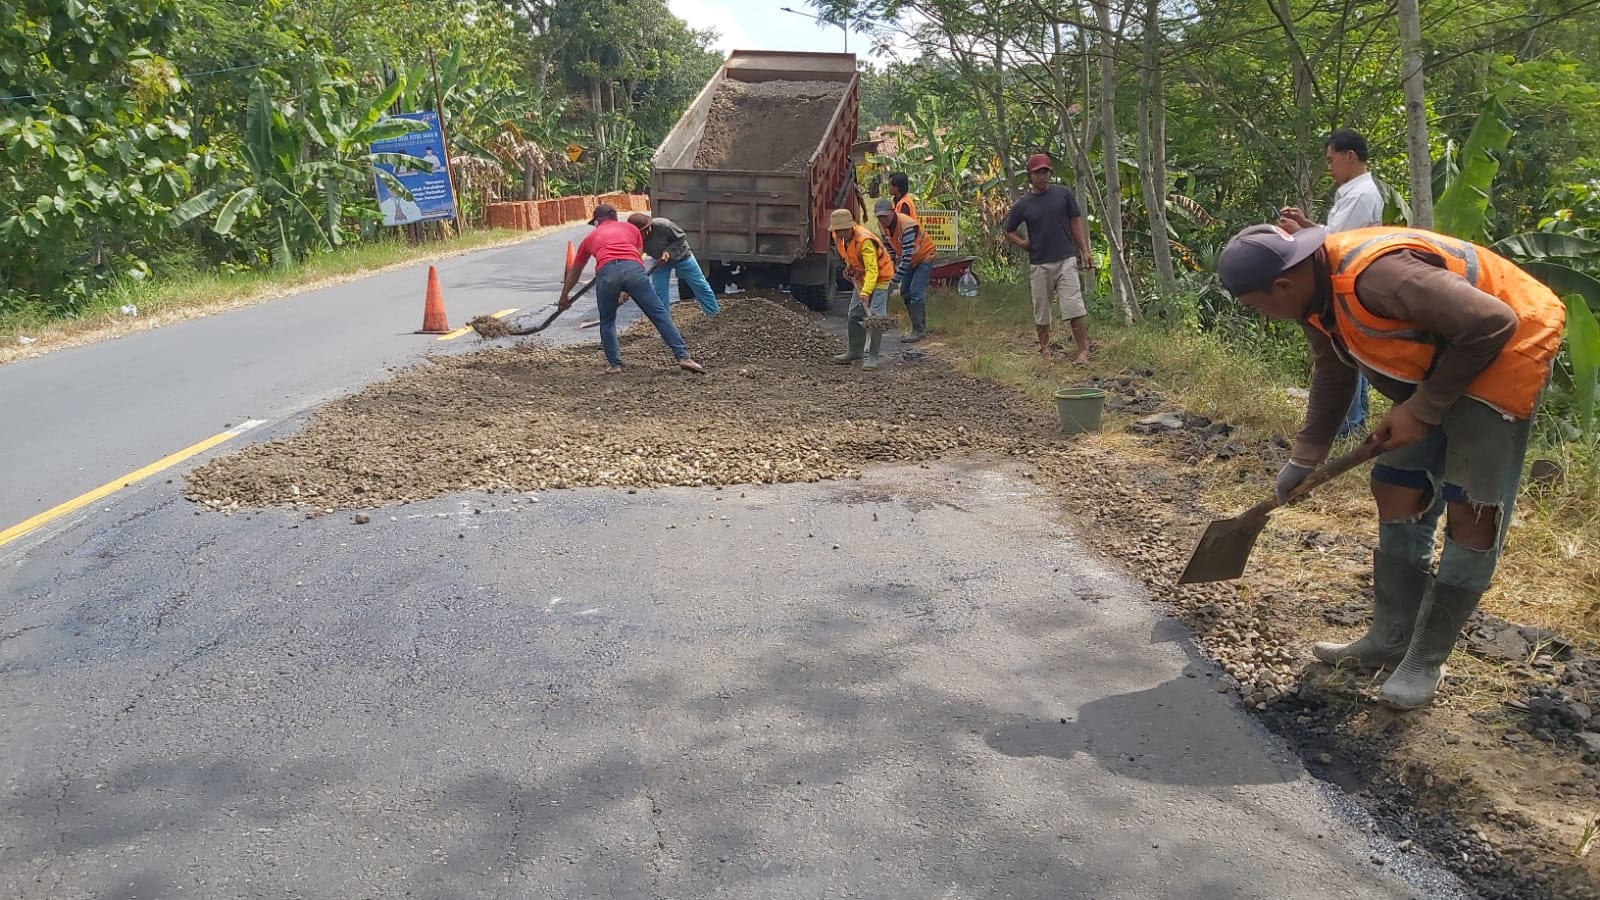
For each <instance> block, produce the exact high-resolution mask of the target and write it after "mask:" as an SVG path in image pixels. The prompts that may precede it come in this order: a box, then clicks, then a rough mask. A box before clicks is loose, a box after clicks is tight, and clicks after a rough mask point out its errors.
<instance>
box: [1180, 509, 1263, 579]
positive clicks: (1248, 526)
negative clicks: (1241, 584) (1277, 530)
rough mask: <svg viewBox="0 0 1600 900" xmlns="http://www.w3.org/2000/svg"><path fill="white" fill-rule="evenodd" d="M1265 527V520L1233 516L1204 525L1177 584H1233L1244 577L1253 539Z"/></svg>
mask: <svg viewBox="0 0 1600 900" xmlns="http://www.w3.org/2000/svg"><path fill="white" fill-rule="evenodd" d="M1265 527H1267V517H1266V516H1264V515H1260V516H1250V515H1244V516H1235V517H1233V518H1231V519H1218V520H1216V521H1214V522H1212V523H1211V524H1210V525H1207V526H1206V530H1205V533H1204V534H1202V535H1200V542H1199V543H1197V544H1195V547H1194V553H1192V554H1190V555H1189V565H1187V566H1185V567H1184V569H1183V577H1181V578H1179V579H1178V583H1179V584H1202V583H1205V582H1208V581H1232V580H1233V579H1235V578H1238V577H1239V576H1240V575H1243V574H1244V567H1245V563H1247V562H1249V561H1250V551H1251V550H1252V549H1254V548H1255V545H1256V538H1258V537H1260V536H1261V530H1262V529H1263V528H1265Z"/></svg>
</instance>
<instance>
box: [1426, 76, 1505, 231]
mask: <svg viewBox="0 0 1600 900" xmlns="http://www.w3.org/2000/svg"><path fill="white" fill-rule="evenodd" d="M1508 118H1509V116H1508V114H1507V113H1506V111H1505V107H1503V106H1501V105H1500V101H1499V100H1498V99H1497V98H1494V97H1491V98H1489V100H1488V101H1487V102H1485V103H1484V105H1483V109H1482V110H1481V111H1480V112H1479V113H1478V119H1477V121H1476V122H1474V123H1473V125H1472V132H1471V133H1470V134H1468V135H1467V143H1466V144H1465V145H1464V146H1463V147H1462V148H1461V164H1460V165H1461V167H1460V170H1459V171H1458V172H1457V173H1456V174H1455V177H1453V178H1451V179H1450V182H1449V185H1448V186H1447V187H1446V188H1445V189H1444V193H1443V194H1442V195H1441V196H1440V197H1439V200H1438V203H1437V204H1436V205H1435V206H1434V210H1433V227H1434V229H1435V230H1437V231H1442V232H1444V233H1445V234H1452V235H1455V236H1456V237H1458V238H1462V239H1465V240H1469V241H1481V240H1483V239H1484V238H1485V237H1486V236H1487V234H1488V231H1489V192H1490V190H1491V189H1492V188H1493V187H1494V178H1495V175H1496V174H1498V173H1499V171H1500V157H1499V154H1502V153H1504V152H1505V151H1506V148H1507V147H1509V146H1511V134H1512V132H1511V126H1510V125H1509V124H1507V121H1506V120H1507V119H1508Z"/></svg>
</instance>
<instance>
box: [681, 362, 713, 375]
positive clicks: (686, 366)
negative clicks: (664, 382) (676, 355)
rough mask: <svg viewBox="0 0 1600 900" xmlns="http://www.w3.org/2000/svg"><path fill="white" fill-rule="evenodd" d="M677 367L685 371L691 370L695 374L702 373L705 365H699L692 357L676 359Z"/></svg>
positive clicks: (704, 370)
mask: <svg viewBox="0 0 1600 900" xmlns="http://www.w3.org/2000/svg"><path fill="white" fill-rule="evenodd" d="M678 368H680V369H682V370H684V371H685V372H693V373H694V374H696V375H704V374H705V373H706V368H705V366H702V365H700V364H699V363H697V362H695V361H694V360H692V359H680V360H678Z"/></svg>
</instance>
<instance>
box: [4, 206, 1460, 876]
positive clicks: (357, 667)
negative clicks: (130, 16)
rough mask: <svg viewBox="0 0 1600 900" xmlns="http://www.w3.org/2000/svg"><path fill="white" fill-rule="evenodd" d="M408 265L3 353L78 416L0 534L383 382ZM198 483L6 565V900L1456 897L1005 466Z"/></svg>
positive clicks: (11, 551) (24, 548) (121, 507)
mask: <svg viewBox="0 0 1600 900" xmlns="http://www.w3.org/2000/svg"><path fill="white" fill-rule="evenodd" d="M565 240H566V238H565V237H564V236H563V237H558V238H557V239H555V240H545V241H541V242H534V243H530V244H524V245H519V246H516V247H512V248H506V249H501V250H494V251H487V252H485V253H482V254H478V255H475V256H471V257H462V258H460V259H457V260H451V261H447V262H446V263H445V265H444V266H442V267H441V275H442V276H445V278H446V281H447V286H446V291H447V295H446V299H447V303H448V304H449V306H450V311H451V315H452V317H453V319H455V320H457V321H456V322H453V324H459V322H461V321H465V319H466V318H468V317H470V316H471V315H476V314H478V313H481V312H487V311H492V310H495V309H502V308H506V307H509V306H528V307H530V308H537V307H536V305H535V304H530V303H527V302H524V303H518V302H515V301H516V299H524V300H525V298H522V297H520V294H521V293H522V292H523V291H524V290H525V289H526V286H527V285H528V279H530V278H534V277H537V276H536V275H535V274H533V273H535V272H536V271H538V270H540V266H541V265H543V263H544V262H548V261H549V259H551V258H552V257H551V256H550V255H551V254H556V255H555V257H554V259H556V260H557V262H556V268H559V254H561V253H563V252H564V248H565ZM417 271H418V270H410V272H409V273H393V274H390V275H385V276H379V277H378V278H375V279H372V280H370V281H367V282H357V283H354V284H350V285H345V286H343V287H339V288H332V289H329V291H330V292H332V293H327V297H325V299H327V298H330V297H331V298H343V299H327V302H326V303H325V304H324V305H325V306H328V307H338V308H339V309H341V310H343V311H341V312H337V313H336V312H333V311H330V310H329V309H324V308H323V307H322V306H318V305H317V304H315V303H310V302H308V301H307V299H306V297H302V298H295V299H290V300H285V301H280V302H277V303H273V304H268V305H266V306H262V307H257V308H254V309H250V310H244V311H241V312H237V313H232V314H229V315H226V316H219V317H215V318H213V319H205V320H199V321H196V322H190V323H184V324H182V325H177V326H173V327H171V328H164V329H160V330H158V331H154V332H149V333H144V334H137V335H133V336H130V337H127V338H124V339H122V340H119V341H116V342H112V343H108V344H102V345H98V346H94V347H88V348H82V349H79V350H74V351H69V352H64V353H60V354H54V355H52V356H49V357H44V358H43V359H40V360H34V361H31V362H25V363H20V364H15V365H10V366H4V367H0V403H4V404H6V406H5V407H4V408H6V409H8V410H9V409H10V408H11V404H13V403H19V402H26V403H34V404H36V405H35V407H32V408H31V409H32V411H33V412H36V413H38V414H41V415H48V414H49V411H50V410H51V409H54V408H56V407H62V415H65V412H66V411H67V409H68V407H67V405H66V404H65V403H63V402H62V400H61V399H59V398H58V401H57V402H56V404H54V405H52V404H50V403H46V402H43V401H42V400H39V399H37V398H34V397H33V392H36V391H38V390H41V389H44V388H43V386H44V385H46V384H47V383H49V384H53V383H55V382H51V381H49V380H48V379H45V376H44V375H41V374H39V373H38V372H37V371H29V369H28V367H33V368H34V369H38V368H39V366H40V364H42V363H50V364H51V366H52V367H54V368H52V369H51V371H52V372H55V373H56V380H57V381H59V382H60V384H59V385H57V387H56V388H54V389H56V390H58V391H59V392H60V396H61V397H69V396H70V397H73V398H77V399H76V400H74V401H72V402H84V403H89V404H90V406H89V407H88V408H87V409H79V410H74V412H76V413H77V418H79V419H83V420H92V421H89V424H86V425H82V426H80V425H78V424H75V423H73V422H69V421H65V420H64V419H62V418H56V419H50V418H46V419H44V420H42V421H41V422H40V425H39V426H38V427H37V428H35V429H33V430H34V431H36V432H38V433H35V434H32V435H29V436H26V437H21V438H19V437H18V436H17V435H16V434H15V433H14V431H13V430H12V429H7V430H6V431H5V432H4V437H3V438H0V440H3V441H4V442H5V447H4V452H5V453H6V454H7V456H6V459H7V461H8V465H7V466H6V467H5V475H4V478H5V479H6V482H5V488H4V489H5V495H4V498H5V499H4V502H5V504H6V506H5V510H6V513H5V515H6V516H7V517H8V519H14V518H16V517H17V516H18V515H19V514H20V515H31V514H32V513H33V512H35V511H37V509H36V507H37V504H50V503H55V502H60V500H61V499H65V498H66V497H69V496H72V495H73V494H74V493H76V492H78V491H81V490H83V489H85V488H86V487H90V486H93V485H94V484H97V483H99V482H101V481H104V480H105V479H106V478H109V477H114V476H115V475H116V474H118V473H119V472H123V471H128V470H131V469H132V468H135V467H137V466H139V465H142V464H144V463H146V462H149V461H150V459H153V458H155V457H157V456H160V455H162V454H164V453H169V452H171V451H172V450H173V449H176V448H177V447H178V446H181V445H183V444H184V443H187V442H190V441H193V440H195V439H196V438H198V437H202V436H204V435H206V434H210V433H213V432H215V431H216V430H217V429H218V428H219V427H221V426H222V425H224V424H228V423H233V422H237V421H239V420H240V419H241V418H242V417H245V416H255V417H259V418H262V419H264V420H266V422H265V424H263V425H262V426H260V427H259V428H257V429H255V430H254V431H251V432H248V433H246V434H245V435H243V436H241V437H239V438H238V439H236V443H238V444H242V443H244V442H245V441H249V440H258V439H263V438H266V437H270V436H272V435H273V434H276V433H281V432H283V431H284V430H287V429H290V428H294V427H296V425H297V422H298V418H299V417H300V416H302V415H303V414H305V413H306V412H307V411H308V410H310V409H311V408H312V407H314V405H315V404H316V403H317V402H318V401H319V400H321V399H325V398H326V397H328V396H333V395H337V394H339V393H342V392H344V391H347V390H350V389H353V388H355V387H357V386H359V384H361V383H363V382H365V381H368V380H371V379H373V378H377V377H381V376H382V374H384V365H385V364H386V363H387V364H395V363H399V362H404V361H406V360H407V359H410V358H413V357H414V355H415V354H416V353H417V352H420V351H419V349H418V348H419V347H420V346H421V344H420V340H421V339H419V338H417V337H415V336H410V335H402V334H401V332H402V331H403V330H404V329H405V328H408V327H409V328H414V327H415V322H414V321H413V320H415V319H417V318H418V317H419V316H420V290H419V289H418V285H419V284H420V280H419V279H418V277H417ZM402 275H407V277H401V276H402ZM547 283H548V280H547ZM545 290H546V292H548V288H546V289H545ZM318 293H319V294H323V293H326V292H318ZM310 296H315V295H307V297H310ZM551 299H553V295H551V296H550V297H549V298H547V299H545V300H544V301H543V304H544V305H547V304H548V302H549V301H550V300H551ZM390 306H393V307H395V308H394V309H392V310H391V309H390V308H389V307H390ZM345 307H348V309H345ZM297 310H298V313H297V312H296V311H297ZM297 315H299V316H301V317H303V318H304V319H305V327H304V328H303V329H302V328H297V327H294V326H295V322H296V316H297ZM568 315H569V316H574V319H575V320H574V322H573V323H572V325H573V326H574V327H575V325H576V319H577V318H581V317H582V311H581V310H580V311H576V315H574V313H569V314H568ZM352 323H366V324H367V325H368V326H369V327H370V328H373V329H376V330H375V331H373V333H372V334H370V335H369V334H366V333H362V334H359V335H357V334H354V333H352V334H351V335H350V336H348V337H347V339H344V340H339V339H336V338H330V337H328V336H327V335H326V332H327V331H329V330H330V329H332V330H339V331H343V330H345V329H346V328H347V326H349V325H350V324H352ZM185 334H188V335H189V336H190V337H189V338H188V339H187V340H185V339H184V337H183V336H184V335H185ZM584 334H585V335H589V334H592V332H585V333H584ZM374 335H376V336H374ZM296 341H299V343H296ZM469 342H470V339H469ZM97 353H98V354H113V355H114V357H115V359H117V360H120V361H121V363H122V366H123V368H122V369H121V370H120V371H121V377H120V379H114V378H112V377H111V375H110V374H109V373H112V372H114V371H116V370H115V367H113V366H112V364H111V362H110V361H102V360H100V359H98V358H97V357H96V356H95V354H97ZM190 354H192V358H191V357H190V356H189V355H190ZM318 354H321V355H320V356H319V355H318ZM73 359H77V360H80V361H82V364H83V366H84V367H86V368H87V369H88V370H89V371H88V372H86V373H85V374H84V376H83V378H82V381H83V384H78V383H77V382H76V381H74V380H73V371H74V370H73V367H71V366H69V365H67V363H66V362H62V361H69V360H73ZM236 368H240V369H243V370H244V371H235V369H236ZM18 373H23V374H21V375H19V374H18ZM185 373H187V375H186V374H185ZM30 379H32V380H31V381H30ZM41 379H44V380H41ZM96 379H100V381H99V384H100V385H101V386H102V387H109V386H110V385H111V384H113V383H118V384H120V385H121V386H122V387H123V388H126V390H125V391H124V392H123V393H121V394H119V395H117V396H118V397H119V398H120V399H119V400H105V399H102V398H101V393H100V392H98V391H96V390H94V389H92V387H91V385H90V383H91V382H94V381H95V380H96ZM135 385H143V386H144V389H143V390H138V389H134V386H135ZM30 386H31V387H30ZM156 386H160V387H159V390H157V389H156ZM96 417H98V418H96ZM184 428H188V429H190V430H189V431H183V429H184ZM57 429H59V432H58V430H57ZM180 432H181V433H180ZM199 458H204V457H203V455H202V457H199ZM96 467H98V468H96ZM183 468H184V467H183V466H178V467H175V468H173V469H171V470H169V471H167V472H166V473H165V474H164V475H162V476H161V477H158V478H153V479H151V480H149V481H147V482H145V483H143V484H142V485H141V486H139V487H138V488H137V489H134V490H130V491H123V492H119V493H117V494H114V495H112V496H111V497H109V498H107V499H106V500H104V501H102V502H99V503H96V504H94V505H93V506H91V507H88V508H86V509H85V510H84V511H83V512H82V513H81V514H78V515H74V516H71V517H67V518H63V519H62V520H60V521H59V522H57V523H55V524H54V525H53V526H52V527H51V528H48V529H45V530H42V531H40V532H37V533H35V534H34V535H31V536H30V537H28V538H25V539H23V540H20V541H16V542H14V543H13V544H11V545H8V546H5V547H0V598H3V599H4V602H3V604H0V758H3V759H4V760H5V761H6V772H5V779H4V785H3V795H0V896H4V897H17V898H51V900H56V898H69V900H70V898H90V897H92V898H123V900H131V898H158V897H159V898H169V897H207V898H209V897H246V898H256V897H260V898H269V897H271V898H324V897H325V898H365V897H370V898H391V897H402V896H403V897H416V898H440V900H443V898H461V897H507V898H511V897H516V898H521V897H528V898H613V897H614V898H699V897H728V898H767V897H771V898H791V897H851V898H990V897H995V898H999V897H1007V898H1052V900H1054V898H1076V897H1083V898H1097V900H1098V898H1149V897H1183V898H1237V897H1260V898H1274V900H1277V898H1302V897H1303V898H1331V897H1352V898H1368V897H1373V898H1401V897H1429V898H1447V897H1455V896H1470V895H1468V894H1466V893H1465V892H1464V891H1462V889H1461V888H1460V886H1459V885H1458V884H1456V883H1455V882H1454V881H1453V879H1451V878H1450V877H1448V876H1446V875H1444V874H1442V873H1441V872H1440V871H1439V870H1437V869H1436V868H1434V867H1433V866H1432V864H1431V863H1430V862H1429V861H1428V860H1427V859H1426V858H1425V857H1423V856H1421V855H1420V854H1417V853H1397V852H1395V850H1394V848H1393V847H1392V846H1390V845H1389V844H1388V842H1387V840H1386V839H1384V838H1382V837H1381V836H1378V835H1376V834H1374V833H1373V832H1372V831H1371V830H1370V829H1369V827H1368V823H1367V822H1366V820H1365V819H1364V818H1363V816H1362V813H1361V812H1360V810H1359V809H1358V808H1355V807H1354V806H1353V805H1351V804H1348V803H1346V802H1344V801H1343V800H1342V799H1341V798H1340V797H1339V796H1338V795H1337V794H1336V793H1335V792H1332V791H1330V790H1329V789H1327V788H1326V787H1325V786H1323V785H1321V784H1319V783H1318V782H1315V781H1313V780H1311V779H1310V778H1309V777H1308V776H1307V775H1306V773H1305V772H1304V770H1303V768H1302V767H1300V766H1299V765H1298V764H1297V763H1296V762H1295V760H1294V759H1293V757H1292V756H1291V755H1290V754H1288V753H1287V752H1286V751H1285V750H1284V748H1283V747H1281V746H1280V745H1279V744H1278V743H1277V742H1276V741H1275V740H1274V739H1272V738H1271V737H1270V736H1269V735H1267V734H1266V733H1265V732H1263V731H1262V729H1261V728H1260V727H1259V726H1258V725H1257V724H1256V723H1255V722H1254V720H1252V719H1251V718H1250V717H1249V716H1248V715H1247V714H1245V713H1244V712H1243V711H1242V710H1240V709H1239V708H1238V706H1237V703H1236V700H1235V699H1234V698H1233V696H1232V695H1231V694H1227V693H1223V692H1219V691H1218V690H1217V688H1216V686H1217V677H1216V672H1215V670H1214V669H1213V668H1212V667H1210V666H1209V665H1208V664H1206V663H1205V662H1203V661H1202V660H1200V659H1199V657H1198V656H1197V655H1196V654H1195V652H1194V650H1193V648H1192V646H1191V644H1190V643H1189V642H1188V640H1187V638H1186V637H1185V635H1184V632H1183V629H1182V628H1181V627H1180V626H1178V625H1177V624H1176V623H1173V622H1171V621H1168V620H1165V619H1163V618H1162V617H1161V616H1160V614H1159V611H1158V610H1157V609H1156V607H1155V606H1154V605H1152V604H1150V603H1149V602H1148V601H1147V600H1146V599H1145V598H1144V596H1143V595H1142V593H1141V592H1140V590H1139V589H1138V588H1137V587H1136V586H1135V585H1133V584H1132V583H1131V582H1129V581H1128V580H1126V579H1124V578H1122V577H1120V576H1119V575H1117V574H1115V573H1114V572H1112V571H1111V570H1109V569H1107V568H1105V567H1104V566H1103V565H1102V564H1101V563H1100V562H1098V561H1097V560H1096V559H1095V558H1094V557H1093V556H1092V555H1091V554H1090V553H1088V552H1087V551H1086V550H1085V549H1084V548H1083V547H1082V546H1080V545H1079V544H1078V543H1076V541H1075V540H1074V539H1073V537H1072V536H1071V533H1070V532H1069V531H1068V530H1066V529H1065V528H1064V527H1063V526H1061V525H1058V524H1055V519H1054V516H1053V513H1054V512H1055V511H1054V510H1052V509H1051V507H1050V505H1049V501H1048V500H1047V499H1046V498H1043V497H1040V496H1036V495H1034V494H1033V493H1032V491H1033V490H1034V489H1033V487H1032V485H1031V484H1029V483H1028V482H1026V481H1024V480H1022V479H1013V478H1011V477H1010V476H1008V475H1006V474H1004V473H1003V472H1002V471H1000V470H995V469H987V468H980V467H974V466H955V465H937V466H931V467H928V468H905V469H894V470H878V471H874V472H871V473H869V474H868V476H867V477H866V478H865V479H864V480H862V481H859V482H845V483H835V484H819V485H786V486H777V487H751V488H747V489H742V490H741V489H724V490H722V491H711V490H702V491H695V490H666V491H647V492H641V493H639V494H627V493H624V492H621V491H600V490H590V491H569V492H550V493H545V494H541V495H538V496H536V497H535V496H524V495H517V496H509V495H495V496H484V495H459V496H453V497H448V498H443V499H439V500H436V501H430V502H426V503H418V504H411V505H407V506H402V507H394V508H392V509H386V510H380V511H377V512H376V513H375V514H374V515H373V520H372V522H371V523H370V524H366V525H356V524H353V522H352V519H351V517H350V516H349V515H347V514H336V515H331V516H326V517H321V518H316V519H307V518H305V517H304V516H303V515H302V514H297V513H292V512H288V511H282V510H268V511H259V512H247V513H242V514H237V515H232V516H226V515H221V514H217V513H212V512H201V511H198V510H197V509H195V508H194V507H193V506H192V505H190V504H189V503H188V502H187V501H185V500H184V499H182V497H181V487H182V484H181V482H182V477H181V475H182V469H183ZM19 470H26V471H25V472H21V473H20V474H19ZM29 473H32V474H29ZM168 479H171V481H170V482H169V481H168ZM19 484H25V485H28V486H29V488H30V491H29V493H28V494H27V496H26V497H24V498H23V499H21V500H19V499H17V497H16V495H15V491H16V490H17V486H18V485H19ZM36 498H39V499H36ZM0 521H5V520H0Z"/></svg>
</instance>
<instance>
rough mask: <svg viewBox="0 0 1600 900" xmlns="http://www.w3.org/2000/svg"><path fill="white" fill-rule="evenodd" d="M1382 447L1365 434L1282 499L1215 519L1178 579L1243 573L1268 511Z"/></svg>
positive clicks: (1200, 579) (1222, 577)
mask: <svg viewBox="0 0 1600 900" xmlns="http://www.w3.org/2000/svg"><path fill="white" fill-rule="evenodd" d="M1382 451H1383V448H1382V447H1381V446H1379V444H1378V442H1377V441H1375V440H1373V439H1372V438H1371V437H1370V436H1369V437H1368V438H1367V439H1366V440H1365V441H1363V442H1362V443H1361V446H1359V447H1357V448H1355V449H1354V450H1351V451H1350V452H1349V453H1346V454H1344V455H1343V456H1340V457H1337V458H1335V459H1333V460H1332V461H1330V462H1329V463H1327V464H1326V465H1324V466H1323V467H1322V468H1320V469H1317V470H1316V471H1314V472H1312V473H1311V474H1310V475H1307V476H1306V479H1305V480H1304V481H1302V482H1300V483H1299V484H1297V485H1295V488H1294V490H1292V491H1290V492H1289V496H1288V498H1287V499H1285V500H1284V501H1283V502H1282V503H1279V502H1278V498H1277V497H1269V498H1268V499H1266V500H1263V501H1261V502H1260V503H1257V504H1256V505H1255V506H1252V507H1250V508H1249V509H1247V510H1245V511H1244V512H1242V513H1240V514H1239V515H1237V516H1234V517H1233V518H1231V519H1217V520H1216V521H1214V522H1212V523H1211V524H1210V525H1207V526H1206V530H1205V533H1204V534H1202V535H1200V543H1198V544H1196V545H1195V548H1194V553H1193V554H1191V555H1190V557H1189V565H1187V566H1185V567H1184V570H1183V577H1181V578H1179V579H1178V583H1179V584H1199V583H1201V582H1206V581H1232V580H1233V579H1235V578H1238V577H1239V576H1240V575H1243V574H1244V566H1245V563H1247V562H1249V561H1250V551H1251V550H1252V549H1254V548H1255V545H1256V538H1258V537H1260V536H1261V530H1262V529H1263V528H1266V527H1267V514H1268V513H1270V512H1272V511H1273V510H1275V509H1277V508H1278V507H1280V506H1288V505H1289V504H1291V503H1296V502H1298V501H1299V500H1300V498H1302V497H1304V496H1305V495H1307V494H1309V493H1311V492H1312V491H1314V490H1316V489H1317V488H1319V487H1321V486H1323V485H1324V484H1327V483H1328V482H1330V481H1332V480H1333V479H1335V478H1338V477H1339V476H1340V475H1343V474H1344V473H1346V472H1348V471H1350V470H1351V469H1354V468H1355V467H1356V466H1359V465H1361V464H1362V463H1364V462H1366V461H1367V460H1369V459H1372V458H1373V457H1374V456H1377V455H1378V454H1379V453H1381V452H1382Z"/></svg>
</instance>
